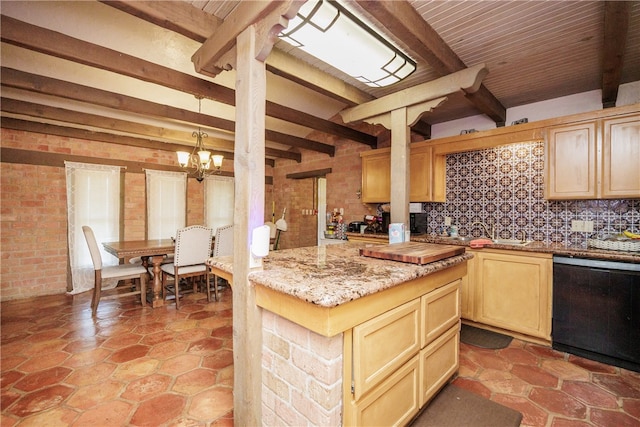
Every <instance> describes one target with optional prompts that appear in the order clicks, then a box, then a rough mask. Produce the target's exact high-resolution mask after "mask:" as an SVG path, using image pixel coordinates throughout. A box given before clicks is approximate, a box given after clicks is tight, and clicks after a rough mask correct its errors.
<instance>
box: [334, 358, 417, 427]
mask: <svg viewBox="0 0 640 427" xmlns="http://www.w3.org/2000/svg"><path fill="white" fill-rule="evenodd" d="M419 376H420V359H419V356H418V355H417V354H416V355H415V357H413V358H412V359H410V360H409V361H408V362H407V363H405V364H404V365H403V366H402V367H401V368H400V369H398V370H397V371H396V372H394V373H393V374H392V375H391V376H390V377H389V378H387V379H386V380H385V381H384V382H383V383H382V384H380V385H379V386H378V387H376V388H375V389H374V390H372V391H371V393H369V394H367V395H366V396H365V397H364V398H363V399H362V400H360V401H358V402H356V401H353V400H352V401H351V402H349V407H348V408H347V407H345V412H346V411H349V412H350V414H345V419H348V420H353V425H354V426H402V425H407V423H408V422H409V421H410V420H411V418H413V417H414V416H415V415H416V414H417V413H418V410H419V409H420V402H419V400H420V397H419V395H418V393H419V392H420V387H419V384H418V383H419Z"/></svg>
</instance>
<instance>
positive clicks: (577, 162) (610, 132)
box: [545, 114, 640, 200]
mask: <svg viewBox="0 0 640 427" xmlns="http://www.w3.org/2000/svg"><path fill="white" fill-rule="evenodd" d="M639 165H640V115H638V114H633V115H628V116H622V117H617V118H608V119H600V120H591V121H585V122H582V123H577V124H572V125H560V126H554V127H550V128H548V129H547V144H546V160H545V168H546V182H545V195H546V198H547V199H558V200H570V199H614V198H626V197H632V198H636V197H640V167H639Z"/></svg>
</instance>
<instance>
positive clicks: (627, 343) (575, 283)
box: [551, 256, 640, 372]
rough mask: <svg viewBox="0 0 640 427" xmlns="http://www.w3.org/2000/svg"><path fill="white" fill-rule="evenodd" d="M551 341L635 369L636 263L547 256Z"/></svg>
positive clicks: (638, 329)
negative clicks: (550, 275)
mask: <svg viewBox="0 0 640 427" xmlns="http://www.w3.org/2000/svg"><path fill="white" fill-rule="evenodd" d="M551 336H552V345H553V348H554V349H556V350H560V351H564V352H567V353H572V354H575V355H577V356H580V357H584V358H587V359H592V360H596V361H599V362H603V363H607V364H610V365H614V366H620V367H623V368H625V369H630V370H633V371H637V372H640V264H634V263H625V262H616V261H602V260H593V259H583V258H569V257H561V256H554V257H553V320H552V332H551Z"/></svg>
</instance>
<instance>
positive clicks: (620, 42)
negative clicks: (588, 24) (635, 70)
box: [602, 1, 633, 108]
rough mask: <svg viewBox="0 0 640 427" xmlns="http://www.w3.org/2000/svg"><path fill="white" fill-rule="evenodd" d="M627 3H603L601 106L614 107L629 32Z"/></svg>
mask: <svg viewBox="0 0 640 427" xmlns="http://www.w3.org/2000/svg"><path fill="white" fill-rule="evenodd" d="M632 3H633V2H629V1H605V2H604V46H603V48H602V51H603V54H604V58H603V59H602V106H603V107H604V108H609V107H615V106H616V100H617V99H618V87H619V86H620V80H621V78H622V65H623V63H624V51H625V47H626V45H627V33H628V32H629V13H630V10H631V4H632Z"/></svg>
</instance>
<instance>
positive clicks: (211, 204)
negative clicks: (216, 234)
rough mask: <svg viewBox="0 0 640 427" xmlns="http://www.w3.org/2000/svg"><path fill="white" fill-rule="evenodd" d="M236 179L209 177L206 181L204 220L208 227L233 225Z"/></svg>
mask: <svg viewBox="0 0 640 427" xmlns="http://www.w3.org/2000/svg"><path fill="white" fill-rule="evenodd" d="M234 186H235V183H234V179H233V178H231V177H226V176H208V177H207V178H206V179H205V180H204V218H205V221H206V224H207V227H211V228H212V229H213V230H217V228H218V227H222V226H225V225H231V224H233V207H234V194H235V189H234Z"/></svg>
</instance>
